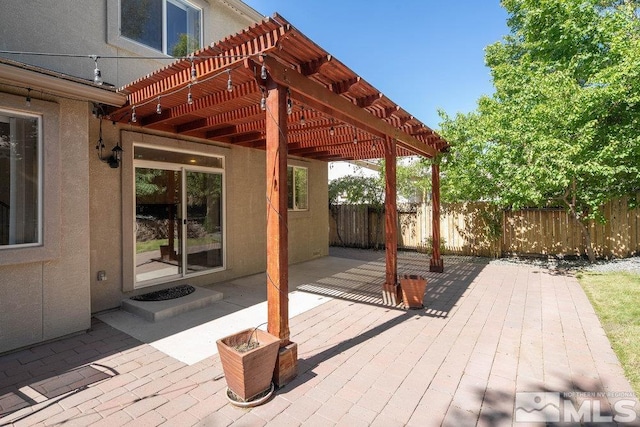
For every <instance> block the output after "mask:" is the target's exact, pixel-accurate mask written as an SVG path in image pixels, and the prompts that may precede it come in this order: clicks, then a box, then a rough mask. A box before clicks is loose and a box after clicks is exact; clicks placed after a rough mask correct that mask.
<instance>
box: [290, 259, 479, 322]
mask: <svg viewBox="0 0 640 427" xmlns="http://www.w3.org/2000/svg"><path fill="white" fill-rule="evenodd" d="M338 252H340V250H339V249H338ZM345 254H346V255H345ZM351 254H353V255H351ZM349 255H351V256H353V257H355V258H356V259H361V260H363V261H368V262H366V263H363V264H361V265H359V266H357V267H354V268H351V269H349V270H346V271H344V272H341V273H338V274H334V275H333V276H330V277H326V278H322V279H320V280H317V281H315V282H313V283H307V284H302V285H299V286H298V287H297V290H298V291H302V292H308V293H312V294H317V295H323V296H328V297H331V298H336V299H341V300H346V301H352V302H356V303H360V304H369V305H375V306H384V307H387V308H393V309H398V310H401V309H402V306H401V305H400V304H399V305H398V306H395V307H389V305H388V304H385V303H384V301H383V299H382V287H383V285H384V282H385V260H384V252H372V251H354V250H349V251H346V252H345V253H344V254H342V253H340V255H339V256H349ZM487 264H488V260H487V259H483V258H475V257H460V256H450V257H445V271H444V273H432V272H430V271H429V257H428V255H425V254H421V253H416V252H399V253H398V274H399V275H404V274H408V275H419V276H423V277H425V278H426V279H427V289H426V292H425V295H424V299H423V304H424V308H423V309H420V310H412V312H413V313H414V314H419V315H425V316H430V317H439V318H443V317H447V316H448V315H449V313H450V311H451V309H452V308H453V307H454V306H455V305H456V304H457V302H458V300H459V299H460V297H461V296H462V295H463V294H464V292H465V291H466V290H467V288H468V287H469V285H470V284H471V283H472V282H473V280H474V279H475V277H477V275H478V274H479V273H480V271H482V269H483V268H484V267H485V266H486V265H487Z"/></svg>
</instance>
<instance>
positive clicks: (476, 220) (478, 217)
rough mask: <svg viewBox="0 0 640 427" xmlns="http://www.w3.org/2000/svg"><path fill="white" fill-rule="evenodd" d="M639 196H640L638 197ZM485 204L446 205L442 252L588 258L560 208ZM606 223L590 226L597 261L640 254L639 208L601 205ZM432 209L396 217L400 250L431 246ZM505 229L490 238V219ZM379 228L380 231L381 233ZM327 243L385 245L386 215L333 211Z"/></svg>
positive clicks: (343, 208)
mask: <svg viewBox="0 0 640 427" xmlns="http://www.w3.org/2000/svg"><path fill="white" fill-rule="evenodd" d="M638 197H640V195H639V196H638ZM494 209H495V208H493V207H492V206H490V205H488V204H486V203H465V204H445V205H443V206H442V209H441V218H440V234H441V236H442V238H443V240H444V248H443V251H444V253H448V254H460V255H480V256H501V255H502V254H506V255H559V256H568V255H570V256H575V255H583V254H585V252H586V251H585V242H584V238H583V236H582V232H581V229H580V227H579V226H578V225H577V224H576V223H575V221H574V220H573V219H572V218H570V216H569V215H568V214H567V213H566V212H565V211H564V210H561V209H525V210H520V211H503V212H501V213H498V216H495V214H494V213H492V212H495V211H494ZM602 212H603V214H604V216H605V219H606V221H607V222H606V223H605V224H600V223H595V222H591V223H590V224H589V226H588V228H589V230H590V233H591V238H592V243H593V248H594V252H595V253H596V256H598V257H627V256H631V255H634V254H636V253H638V252H640V209H638V208H634V209H631V210H630V209H629V208H628V200H627V199H626V198H624V199H620V200H614V201H611V202H609V203H607V204H606V205H605V206H603V207H602ZM431 214H432V211H431V206H430V205H428V204H421V205H417V206H413V207H410V209H402V211H401V212H399V213H398V247H399V248H402V249H419V248H421V247H424V246H425V245H426V244H429V245H430V242H431V226H432V221H431V218H432V217H431ZM488 218H495V219H494V220H495V221H498V222H499V223H500V224H501V225H500V226H501V229H502V233H501V235H497V236H495V237H494V238H493V239H491V237H490V236H489V234H488V232H489V229H490V227H489V225H490V219H488ZM378 230H379V231H378ZM329 241H330V244H332V245H338V246H349V247H359V248H371V247H376V246H379V247H382V246H383V245H384V244H383V242H384V213H380V214H379V213H378V212H376V211H375V210H374V209H370V208H368V207H367V206H355V205H340V206H334V207H332V208H331V210H330V234H329Z"/></svg>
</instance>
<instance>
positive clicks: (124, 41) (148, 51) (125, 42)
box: [107, 0, 205, 58]
mask: <svg viewBox="0 0 640 427" xmlns="http://www.w3.org/2000/svg"><path fill="white" fill-rule="evenodd" d="M167 2H170V3H173V4H174V5H178V6H183V5H186V6H189V7H191V8H193V9H197V10H198V11H199V12H200V34H199V40H198V42H199V44H200V48H202V47H203V46H204V45H203V42H204V20H205V13H204V12H205V9H204V8H205V4H197V3H195V2H194V1H187V0H162V50H158V49H156V48H154V47H152V46H148V45H146V44H144V43H142V42H139V41H136V40H133V39H130V38H128V37H126V36H123V35H122V34H121V33H120V28H121V26H122V22H121V20H122V13H121V4H120V0H118V1H117V2H116V1H113V2H112V1H109V2H107V14H108V18H107V19H108V24H107V41H108V43H109V44H112V45H114V46H118V47H121V48H124V49H127V50H129V51H131V52H133V53H135V54H138V55H142V56H151V55H152V54H153V53H154V52H155V53H156V54H157V53H160V54H162V55H166V56H167V57H169V58H170V57H171V55H170V53H167V22H166V21H167ZM199 3H202V1H199Z"/></svg>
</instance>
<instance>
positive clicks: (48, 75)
mask: <svg viewBox="0 0 640 427" xmlns="http://www.w3.org/2000/svg"><path fill="white" fill-rule="evenodd" d="M0 83H4V84H9V85H13V86H18V87H23V88H25V89H26V88H29V89H31V90H33V91H43V92H46V93H48V94H51V95H58V96H64V97H70V98H74V99H78V100H81V101H90V102H99V103H102V104H106V105H110V106H114V107H121V106H123V105H124V104H125V103H126V101H127V97H126V95H124V94H122V93H118V92H116V91H115V89H113V88H110V87H106V86H105V87H102V86H96V85H94V84H93V83H91V82H87V81H82V80H80V79H77V78H74V77H71V76H67V75H64V74H61V73H56V72H54V71H51V70H46V69H44V68H42V69H41V68H38V67H33V66H29V65H27V64H23V63H21V62H17V61H11V60H7V59H4V58H3V59H0Z"/></svg>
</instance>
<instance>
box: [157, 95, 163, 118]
mask: <svg viewBox="0 0 640 427" xmlns="http://www.w3.org/2000/svg"><path fill="white" fill-rule="evenodd" d="M156 113H158V114H162V105H160V97H158V105H156Z"/></svg>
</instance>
